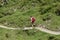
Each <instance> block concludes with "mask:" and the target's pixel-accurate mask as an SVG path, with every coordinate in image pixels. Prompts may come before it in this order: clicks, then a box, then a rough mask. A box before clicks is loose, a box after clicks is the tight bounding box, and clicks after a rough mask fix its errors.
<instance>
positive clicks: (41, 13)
mask: <svg viewBox="0 0 60 40" xmlns="http://www.w3.org/2000/svg"><path fill="white" fill-rule="evenodd" d="M3 3H4V4H3ZM2 4H3V5H2ZM59 9H60V0H18V1H17V0H8V1H6V2H1V1H0V24H2V25H5V26H8V27H30V26H31V22H30V16H34V17H35V18H36V22H35V24H36V26H38V25H39V24H42V25H45V26H46V28H48V29H50V30H54V31H59V30H60V14H59V13H60V12H58V10H59ZM59 11H60V10H59ZM49 20H51V22H49ZM46 21H47V23H46ZM0 30H1V31H0V40H60V35H57V36H55V35H50V34H47V33H44V32H41V31H37V32H35V33H34V30H28V31H27V32H25V31H22V30H21V31H20V30H19V31H18V30H6V29H1V28H0ZM32 34H33V35H32ZM8 36H9V37H8ZM50 36H53V37H55V38H54V39H49V37H50Z"/></svg>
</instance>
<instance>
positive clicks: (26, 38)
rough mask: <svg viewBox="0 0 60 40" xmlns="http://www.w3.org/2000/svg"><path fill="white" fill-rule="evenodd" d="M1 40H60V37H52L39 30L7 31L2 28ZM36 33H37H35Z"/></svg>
mask: <svg viewBox="0 0 60 40" xmlns="http://www.w3.org/2000/svg"><path fill="white" fill-rule="evenodd" d="M0 30H1V31H0V40H48V39H49V37H51V36H52V37H54V38H53V39H59V40H60V38H59V37H60V36H59V35H56V36H55V35H50V34H47V33H44V32H41V31H39V30H26V31H23V30H6V29H1V28H0ZM35 31H36V32H35Z"/></svg>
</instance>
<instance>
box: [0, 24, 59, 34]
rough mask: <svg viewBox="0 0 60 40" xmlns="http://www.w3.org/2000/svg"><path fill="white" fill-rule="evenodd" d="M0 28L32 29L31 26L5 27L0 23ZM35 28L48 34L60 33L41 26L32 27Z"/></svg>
mask: <svg viewBox="0 0 60 40" xmlns="http://www.w3.org/2000/svg"><path fill="white" fill-rule="evenodd" d="M0 28H5V29H10V30H29V29H33V27H25V28H12V27H7V26H3V25H0ZM34 28H35V29H37V30H40V31H42V32H45V33H49V34H54V35H60V32H56V31H51V30H48V29H45V28H42V27H34Z"/></svg>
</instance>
